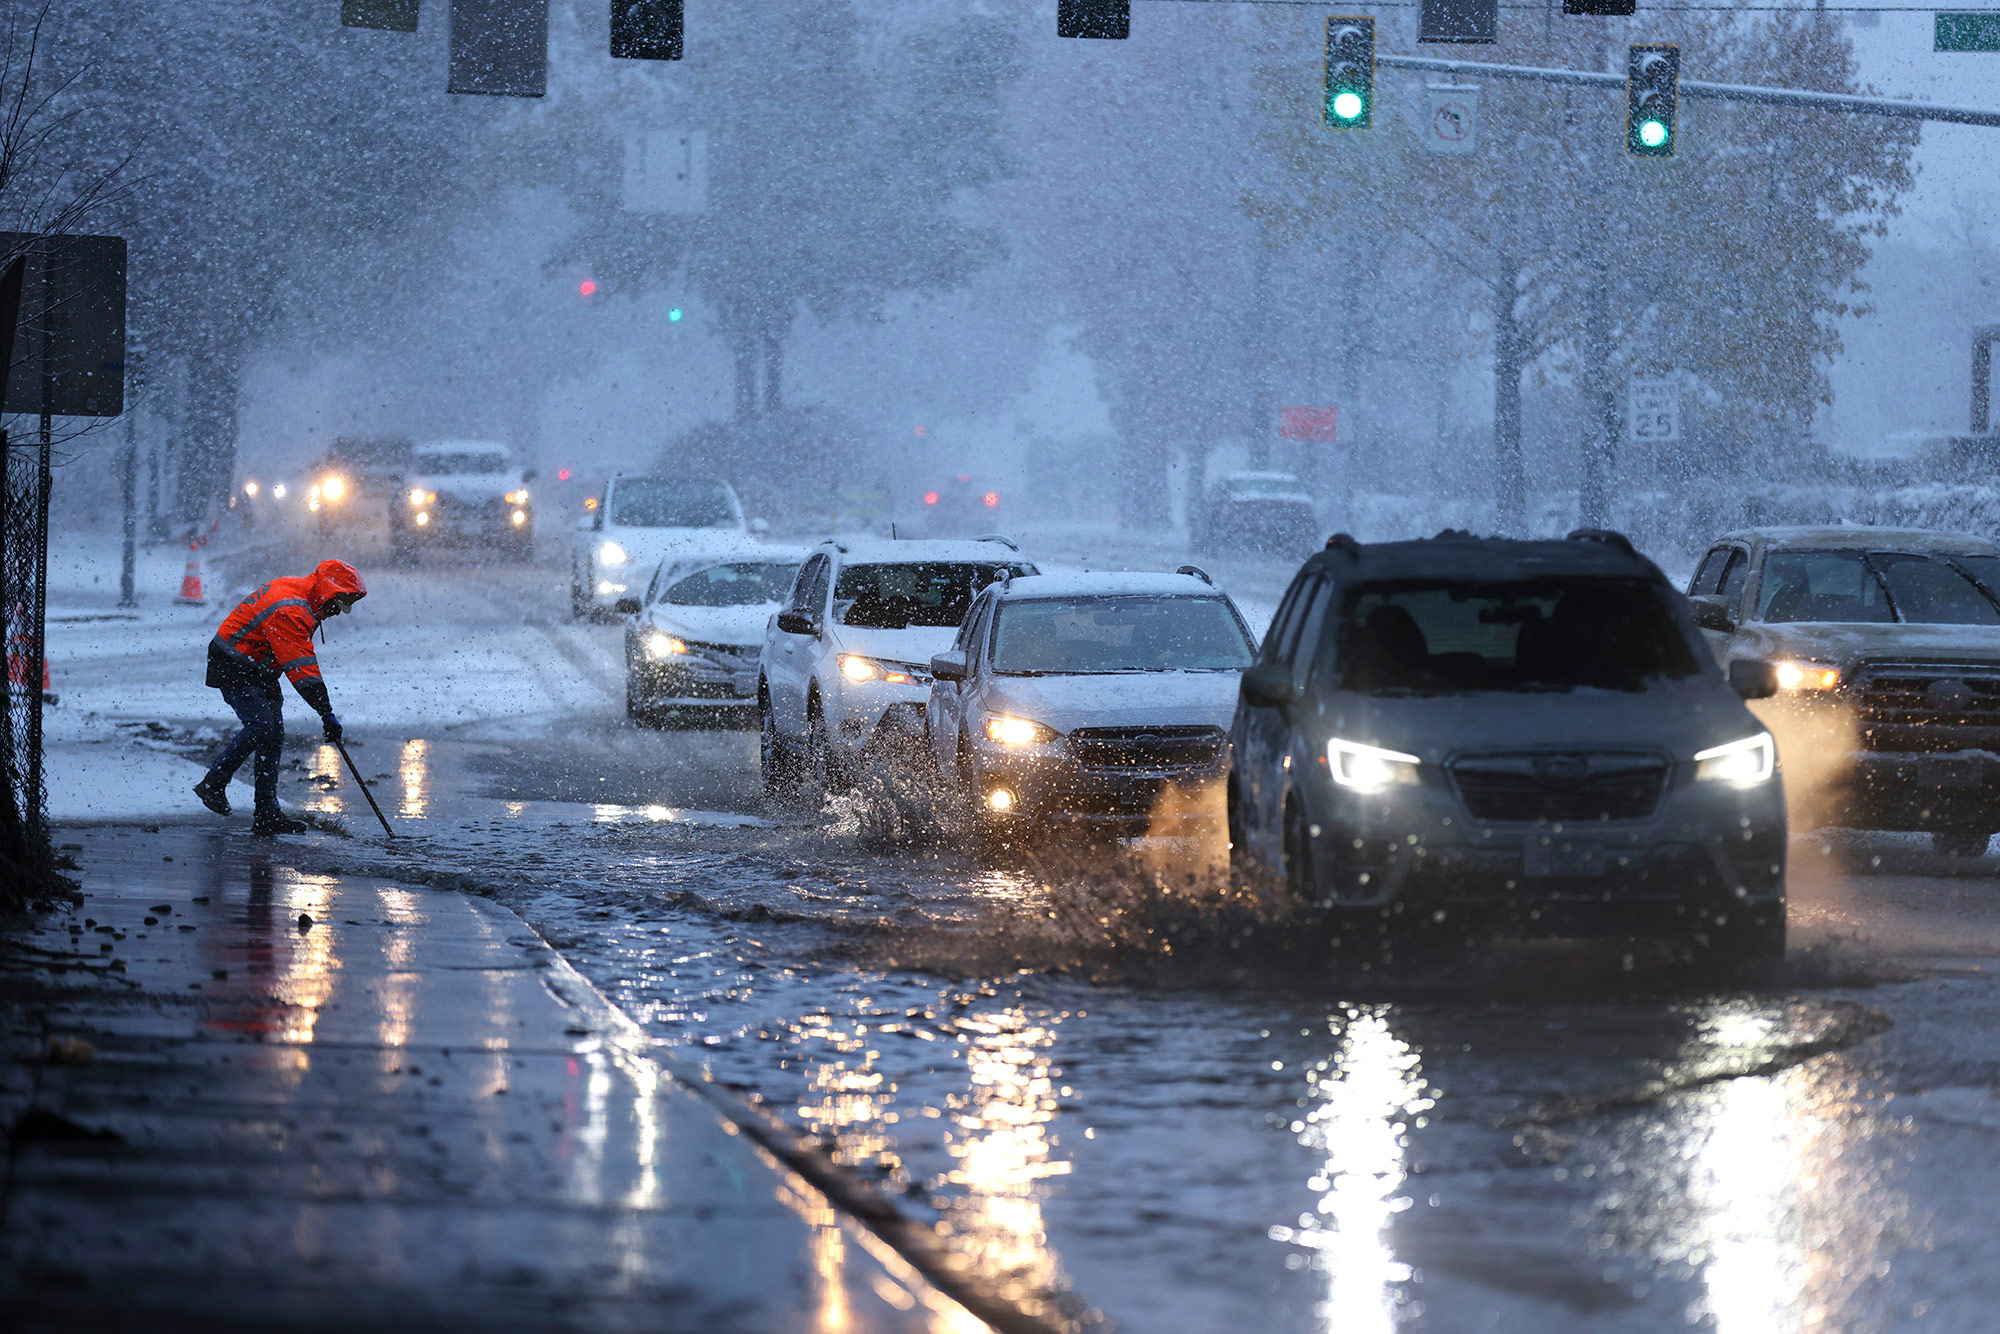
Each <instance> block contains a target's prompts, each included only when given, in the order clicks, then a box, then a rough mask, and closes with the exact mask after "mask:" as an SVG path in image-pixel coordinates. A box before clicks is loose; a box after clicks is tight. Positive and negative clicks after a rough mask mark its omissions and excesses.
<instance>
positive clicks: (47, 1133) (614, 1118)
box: [0, 826, 988, 1334]
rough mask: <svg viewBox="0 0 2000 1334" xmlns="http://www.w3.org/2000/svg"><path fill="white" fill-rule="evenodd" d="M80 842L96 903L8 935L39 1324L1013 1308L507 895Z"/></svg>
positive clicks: (672, 1323) (769, 1320)
mask: <svg viewBox="0 0 2000 1334" xmlns="http://www.w3.org/2000/svg"><path fill="white" fill-rule="evenodd" d="M65 837H66V838H67V839H69V840H70V841H71V842H72V843H80V844H81V848H80V849H79V850H78V851H77V852H76V853H75V856H76V859H77V861H78V862H79V863H81V864H82V866H83V868H84V869H83V872H82V876H81V879H82V887H83V891H84V894H85V898H84V899H83V901H82V903H81V905H80V906H78V907H76V908H75V909H74V910H73V911H71V912H69V913H67V914H62V913H59V914H53V915H51V916H49V917H48V918H45V919H43V920H40V921H38V922H34V923H28V924H18V925H17V926H16V927H14V928H13V929H10V930H7V931H5V932H4V933H0V1016H4V1018H0V1025H4V1027H0V1039H4V1041H5V1044H6V1045H5V1064H4V1065H0V1126H5V1127H8V1128H10V1143H9V1156H8V1162H7V1168H6V1177H5V1180H4V1186H0V1192H4V1193H0V1311H5V1312H6V1313H7V1314H6V1318H5V1321H4V1323H5V1325H6V1327H7V1328H8V1329H10V1330H23V1331H26V1330H44V1329H46V1330H58V1329H60V1330H78V1329H90V1328H114V1327H115V1328H127V1329H137V1328H146V1329H151V1330H159V1329H195V1328H200V1329H204V1330H214V1329H249V1328H258V1329H270V1328H274V1327H275V1328H282V1329H292V1330H296V1329H329V1330H331V1329H355V1328H363V1327H366V1328H370V1329H398V1330H401V1329H465V1328H478V1329H480V1330H481V1331H490V1330H494V1329H529V1328H532V1329H538V1330H548V1329H577V1330H618V1329H627V1328H631V1329H638V1328H644V1329H648V1330H687V1331H703V1332H704V1334H721V1332H723V1331H758V1332H760V1334H761V1332H765V1331H789V1330H842V1331H872V1330H881V1331H905V1330H926V1331H934V1332H938V1334H941V1332H943V1331H961V1330H963V1331H972V1330H983V1329H986V1328H988V1326H986V1325H985V1324H983V1323H982V1322H981V1321H979V1320H978V1319H976V1318H974V1317H973V1316H971V1315H970V1314H968V1313H967V1312H966V1311H965V1310H964V1308H962V1307H960V1306H958V1305H957V1304H956V1303H955V1302H953V1301H952V1300H951V1299H950V1298H949V1297H947V1296H945V1295H944V1294H943V1293H941V1292H939V1291H938V1290H936V1289H935V1288H933V1287H931V1286H930V1285H929V1284H927V1283H926V1282H925V1281H924V1280H923V1279H922V1278H921V1277H920V1276H918V1275H917V1273H916V1272H915V1271H914V1270H912V1269H911V1268H910V1267H909V1266H908V1265H906V1264H904V1263H903V1262H902V1261H901V1259H900V1257H899V1256H898V1255H897V1254H896V1253H895V1252H894V1251H892V1250H891V1249H889V1248H888V1247H887V1246H885V1245H884V1244H883V1242H882V1241H881V1240H880V1239H879V1238H878V1237H876V1236H874V1235H873V1234H871V1233H869V1232H868V1231H867V1230H865V1229H863V1228H862V1227H860V1226H859V1225H858V1224H856V1223H854V1222H853V1221H851V1220H850V1219H848V1218H846V1217H845V1216H844V1215H842V1214H841V1213H840V1212H839V1211H838V1210H836V1209H835V1208H834V1207H833V1206H832V1205H831V1204H829V1202H828V1201H827V1199H826V1198H825V1197H824V1196H822V1195H821V1194H820V1193H819V1192H818V1191H816V1190H815V1189H813V1187H811V1186H810V1185H808V1184H807V1183H806V1182H805V1181H804V1180H803V1179H801V1178H800V1177H798V1176H797V1175H795V1174H793V1173H791V1172H789V1171H787V1170H786V1169H784V1168H783V1167H781V1166H779V1164H778V1163H777V1161H776V1160H775V1159H773V1158H771V1157H770V1156H769V1155H768V1154H767V1153H765V1152H763V1151H761V1150H760V1149H758V1148H757V1147H756V1146H755V1145H753V1144H752V1143H751V1142H750V1140H749V1139H748V1138H747V1137H746V1136H745V1135H743V1134H741V1133H739V1132H738V1127H737V1126H736V1125H734V1124H730V1123H729V1122H728V1121H727V1120H725V1119H724V1118H722V1117H721V1116H719V1115H718V1114H717V1111H716V1110H715V1108H714V1107H712V1106H711V1105H709V1104H708V1103H707V1102H705V1101H704V1100H703V1099H702V1098H701V1097H699V1096H697V1095H696V1094H694V1093H692V1092H689V1091H688V1090H687V1089H685V1088H683V1087H682V1086H681V1085H679V1084H677V1083H675V1082H674V1081H673V1080H672V1079H671V1078H670V1077H667V1076H665V1075H663V1073H662V1071H661V1070H660V1069H659V1068H658V1067H657V1066H656V1065H655V1064H654V1063H653V1062H652V1061H651V1060H649V1059H648V1058H647V1057H646V1056H645V1055H644V1054H643V1051H642V1049H640V1048H639V1047H637V1046H636V1045H634V1044H632V1043H629V1042H626V1041H622V1040H621V1039H620V1035H619V1033H618V1032H617V1031H616V1030H617V1028H618V1025H619V1023H620V1022H621V1020H622V1016H619V1015H617V1013H616V1012H615V1011H611V1010H610V1009H609V1007H608V1006H606V1005H605V1004H604V1002H603V1001H602V1000H601V998H599V997H597V996H596V993H595V992H594V991H592V990H591V989H590V987H589V984H588V983H587V982H585V981H584V980H583V979H582V978H581V977H580V976H579V975H577V974H576V973H575V972H574V971H573V970H571V969H570V968H569V967H568V965H567V964H565V963H564V962H563V961H562V960H561V959H560V958H559V957H558V956H557V955H556V954H555V953H554V952H553V951H551V950H550V949H549V948H548V947H547V945H546V944H544V943H543V941H542V940H541V939H540V938H539V937H538V936H536V935H535V934H534V932H532V931H531V930H529V929H528V928H527V927H526V926H525V925H523V924H522V923H521V922H520V920H519V919H518V918H516V917H514V916H513V915H512V914H511V913H509V912H508V911H507V910H506V909H504V908H501V907H498V906H496V905H494V904H491V903H488V902H486V901H484V900H480V899H476V898H471V897H467V896H464V895H459V894H454V893H448V892H437V891H429V890H423V889H415V888H408V887H403V886H399V885H396V884H394V883H391V882H389V881H385V880H381V879H371V878H362V877H352V876H339V875H320V874H308V873H305V872H302V871H299V870H297V869H294V867H292V866H291V865H288V862H287V843H286V842H285V841H279V842H277V843H275V844H273V843H270V842H264V843H258V842H255V841H252V840H250V839H247V838H246V837H244V836H243V835H242V833H241V832H240V831H224V830H214V829H198V828H193V827H178V826H166V827H163V828H161V829H159V830H158V831H157V832H151V831H142V830H138V829H130V828H97V829H90V830H85V831H82V832H81V833H77V832H71V833H68V834H66V835H65ZM72 1039H73V1040H76V1041H70V1040H72ZM52 1042H53V1043H54V1044H55V1045H56V1047H57V1048H58V1049H59V1052H58V1054H56V1055H50V1047H51V1043H52ZM81 1042H87V1043H89V1044H90V1046H91V1048H92V1049H93V1050H92V1051H91V1052H90V1053H88V1054H87V1055H86V1053H85V1052H84V1051H83V1050H82V1049H81V1047H80V1045H79V1043H81Z"/></svg>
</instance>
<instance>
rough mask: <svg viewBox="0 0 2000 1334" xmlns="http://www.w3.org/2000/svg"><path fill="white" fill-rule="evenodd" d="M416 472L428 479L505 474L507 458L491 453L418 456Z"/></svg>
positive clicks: (468, 452)
mask: <svg viewBox="0 0 2000 1334" xmlns="http://www.w3.org/2000/svg"><path fill="white" fill-rule="evenodd" d="M417 471H419V472H421V473H423V474H425V475H427V476H430V477H466V476H471V475H473V474H476V473H486V472H506V471H507V456H506V455H505V454H500V453H495V452H491V451H488V452H484V453H475V452H470V451H467V452H455V453H450V454H419V455H417Z"/></svg>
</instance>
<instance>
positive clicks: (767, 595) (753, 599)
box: [660, 561, 799, 607]
mask: <svg viewBox="0 0 2000 1334" xmlns="http://www.w3.org/2000/svg"><path fill="white" fill-rule="evenodd" d="M798 573H799V567H798V565H797V564H796V563H793V564H790V565H785V564H777V563H772V562H768V561H755V562H745V563H743V564H741V565H711V566H709V567H708V568H707V569H705V570H696V571H695V572H694V573H693V574H689V575H683V576H682V577H680V578H678V579H676V580H675V581H674V582H673V583H671V584H669V585H667V589H666V591H665V592H664V593H661V594H660V601H662V602H671V603H672V604H674V605H675V606H677V607H754V606H757V605H759V604H760V603H765V602H783V601H784V600H785V595H786V594H787V593H789V592H791V590H792V580H794V579H796V578H797V577H798Z"/></svg>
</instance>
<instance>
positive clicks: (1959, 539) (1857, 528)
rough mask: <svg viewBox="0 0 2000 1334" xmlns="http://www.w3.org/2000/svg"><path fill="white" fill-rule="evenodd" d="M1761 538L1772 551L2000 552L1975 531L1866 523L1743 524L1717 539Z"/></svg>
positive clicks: (1753, 539)
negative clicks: (1886, 526)
mask: <svg viewBox="0 0 2000 1334" xmlns="http://www.w3.org/2000/svg"><path fill="white" fill-rule="evenodd" d="M1760 539H1761V540H1762V541H1763V543H1764V545H1765V547H1766V548H1767V549H1769V550H1772V551H1787V550H1799V549H1804V548H1810V549H1813V550H1816V551H1939V552H1944V553H1946V554H1949V555H1961V556H1991V555H1996V554H2000V545H1996V544H1995V543H1994V542H1992V541H1991V540H1989V539H1987V538H1984V537H1976V536H1974V535H1973V534H1971V533H1949V532H1945V531H1944V530H1942V529H1937V528H1870V527H1868V526H1867V525H1865V524H1838V525H1827V526H1823V527H1804V526H1795V527H1784V528H1743V529H1739V530H1738V531H1736V532H1733V533H1724V534H1723V535H1722V536H1721V537H1719V538H1717V539H1716V541H1718V542H1728V541H1738V542H1754V541H1757V540H1760Z"/></svg>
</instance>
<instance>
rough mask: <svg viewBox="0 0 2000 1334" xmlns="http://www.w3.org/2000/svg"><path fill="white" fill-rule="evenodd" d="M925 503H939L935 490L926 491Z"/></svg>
mask: <svg viewBox="0 0 2000 1334" xmlns="http://www.w3.org/2000/svg"><path fill="white" fill-rule="evenodd" d="M924 504H926V505H935V504H937V492H935V491H926V492H924Z"/></svg>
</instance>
